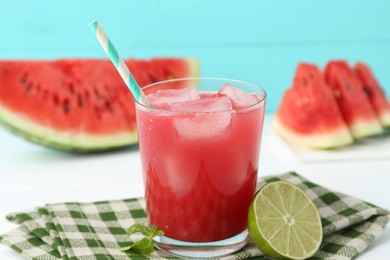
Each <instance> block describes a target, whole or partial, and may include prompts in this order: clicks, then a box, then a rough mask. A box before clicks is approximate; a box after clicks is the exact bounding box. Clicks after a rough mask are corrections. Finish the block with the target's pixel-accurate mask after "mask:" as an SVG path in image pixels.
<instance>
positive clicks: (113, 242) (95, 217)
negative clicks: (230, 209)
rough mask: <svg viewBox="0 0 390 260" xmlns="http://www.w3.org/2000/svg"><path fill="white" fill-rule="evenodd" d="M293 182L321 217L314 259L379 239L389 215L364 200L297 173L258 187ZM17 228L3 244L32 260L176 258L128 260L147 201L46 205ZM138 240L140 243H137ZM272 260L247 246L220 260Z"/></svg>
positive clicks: (351, 254) (344, 255)
mask: <svg viewBox="0 0 390 260" xmlns="http://www.w3.org/2000/svg"><path fill="white" fill-rule="evenodd" d="M276 180H286V181H289V182H291V183H293V184H295V185H297V186H298V187H300V188H301V189H303V190H304V191H306V193H307V194H308V195H309V196H310V197H311V199H312V200H313V201H314V203H315V205H316V206H317V208H318V211H319V213H320V215H321V219H322V225H323V231H324V239H323V243H322V245H321V248H320V250H319V251H318V252H317V253H316V255H315V256H314V257H313V258H312V259H353V258H355V257H356V256H358V255H359V254H360V253H361V252H363V251H364V250H365V249H366V248H367V247H369V246H370V245H371V244H373V243H374V241H375V240H376V239H377V238H378V237H379V236H380V235H381V233H382V232H383V230H384V228H385V225H386V224H387V222H388V221H389V218H390V212H389V211H388V210H385V209H382V208H379V207H377V206H375V205H372V204H370V203H367V202H364V201H362V200H360V199H357V198H353V197H350V196H347V195H344V194H341V193H338V192H333V191H330V190H328V189H326V188H324V187H321V186H319V185H317V184H314V183H312V182H310V181H308V180H306V179H304V178H302V177H301V176H299V175H298V174H296V173H287V174H284V175H279V176H269V177H266V178H264V179H263V180H261V181H260V183H259V186H260V185H263V184H264V183H265V182H272V181H276ZM7 218H8V220H10V221H13V222H16V223H18V224H19V227H18V228H16V229H15V230H13V231H11V232H9V233H7V234H5V235H3V236H1V237H0V243H2V244H4V245H6V246H9V247H11V248H12V249H14V250H16V251H17V252H19V253H20V254H22V255H24V256H25V257H27V258H28V259H47V260H51V259H161V258H170V259H172V258H174V257H172V256H169V255H167V254H165V253H163V252H161V251H158V250H156V251H155V252H154V253H153V254H151V255H141V254H125V253H122V252H120V251H119V250H118V248H119V247H122V246H126V245H128V243H129V241H130V238H129V237H128V236H127V235H126V229H127V228H128V227H130V226H131V225H132V224H134V223H136V222H141V223H144V224H146V213H145V200H144V199H143V198H136V199H127V200H115V201H101V202H94V203H60V204H48V205H46V206H44V207H40V208H36V209H34V210H32V211H28V212H18V213H12V214H9V215H8V216H7ZM134 239H135V240H136V239H137V238H136V237H135V238H134ZM245 258H248V259H249V258H256V259H269V258H268V257H266V256H264V254H263V253H262V252H261V251H260V250H259V249H257V248H256V247H255V246H254V244H252V243H249V244H248V245H247V246H246V247H245V248H244V249H242V250H240V251H239V252H237V253H235V254H233V255H230V256H227V257H223V258H222V259H245Z"/></svg>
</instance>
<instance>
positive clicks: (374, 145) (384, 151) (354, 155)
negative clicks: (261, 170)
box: [264, 118, 390, 162]
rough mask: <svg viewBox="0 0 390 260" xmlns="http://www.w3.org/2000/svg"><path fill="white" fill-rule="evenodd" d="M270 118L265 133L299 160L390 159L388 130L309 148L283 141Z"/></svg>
mask: <svg viewBox="0 0 390 260" xmlns="http://www.w3.org/2000/svg"><path fill="white" fill-rule="evenodd" d="M272 119H273V118H270V120H268V122H267V123H266V124H265V125H264V132H265V134H267V135H268V136H269V138H270V141H271V142H272V143H273V144H274V145H275V146H277V147H278V149H281V150H283V152H285V153H288V154H289V155H291V156H293V157H295V158H296V159H297V160H298V161H300V162H324V161H346V160H375V159H386V158H388V159H390V131H387V132H386V133H385V134H382V135H378V136H374V137H368V138H364V139H360V140H359V141H355V143H353V144H351V145H348V146H344V147H340V148H338V149H331V150H311V149H305V148H300V147H297V146H292V145H290V144H289V143H287V142H286V141H284V140H283V139H282V138H281V137H280V136H279V135H278V134H277V133H276V132H275V131H274V130H273V129H272V128H271V126H270V124H269V122H272Z"/></svg>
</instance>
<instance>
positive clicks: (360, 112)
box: [324, 60, 383, 139]
mask: <svg viewBox="0 0 390 260" xmlns="http://www.w3.org/2000/svg"><path fill="white" fill-rule="evenodd" d="M324 77H325V81H326V83H327V84H328V85H329V86H330V87H331V88H332V90H333V93H334V95H335V97H336V100H337V102H338V104H339V107H340V109H341V112H342V115H343V118H344V120H345V122H346V123H347V125H348V127H349V129H350V131H351V133H352V136H353V137H354V138H356V139H358V138H362V137H367V136H371V135H376V134H379V133H381V132H382V131H383V128H382V126H381V124H380V122H379V120H378V117H377V115H376V114H375V111H374V109H373V108H372V106H371V103H370V100H369V99H368V97H367V96H366V95H365V94H364V92H363V91H362V88H363V86H362V85H361V82H360V80H359V79H358V78H357V76H356V75H355V73H354V72H353V70H352V69H351V68H350V67H349V66H348V63H347V62H346V61H343V60H338V61H330V62H329V63H328V64H327V65H326V67H325V71H324Z"/></svg>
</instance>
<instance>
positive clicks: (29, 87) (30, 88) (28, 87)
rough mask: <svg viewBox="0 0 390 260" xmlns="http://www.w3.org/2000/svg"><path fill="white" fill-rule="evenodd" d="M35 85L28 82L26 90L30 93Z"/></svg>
mask: <svg viewBox="0 0 390 260" xmlns="http://www.w3.org/2000/svg"><path fill="white" fill-rule="evenodd" d="M32 88H33V86H32V85H31V84H30V83H27V85H26V86H25V87H24V90H25V91H26V92H27V93H29V92H30V91H31V90H32Z"/></svg>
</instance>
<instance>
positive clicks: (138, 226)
mask: <svg viewBox="0 0 390 260" xmlns="http://www.w3.org/2000/svg"><path fill="white" fill-rule="evenodd" d="M137 232H139V233H141V234H143V235H145V236H150V234H151V231H150V229H149V228H148V227H146V226H145V225H142V224H140V223H136V224H133V225H132V226H131V227H130V228H129V229H128V230H127V235H128V236H131V235H132V234H134V233H137Z"/></svg>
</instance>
